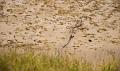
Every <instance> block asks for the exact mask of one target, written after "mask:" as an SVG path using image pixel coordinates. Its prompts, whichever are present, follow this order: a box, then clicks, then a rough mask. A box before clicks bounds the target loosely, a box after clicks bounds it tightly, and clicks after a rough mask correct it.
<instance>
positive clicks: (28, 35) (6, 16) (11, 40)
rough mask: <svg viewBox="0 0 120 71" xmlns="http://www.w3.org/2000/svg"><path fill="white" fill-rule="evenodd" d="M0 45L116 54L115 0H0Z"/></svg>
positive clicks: (119, 13) (118, 13) (119, 9)
mask: <svg viewBox="0 0 120 71" xmlns="http://www.w3.org/2000/svg"><path fill="white" fill-rule="evenodd" d="M0 47H1V49H2V47H4V48H8V47H18V48H21V49H22V48H24V47H26V48H33V49H37V50H38V49H48V50H49V49H50V50H51V49H52V50H55V49H61V50H62V51H63V52H68V53H69V54H75V55H78V56H80V55H81V56H83V57H86V58H88V59H89V60H93V59H94V58H96V60H97V59H98V60H100V59H102V58H107V57H108V59H111V54H115V55H116V57H119V54H120V1H119V0H0Z"/></svg>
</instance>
